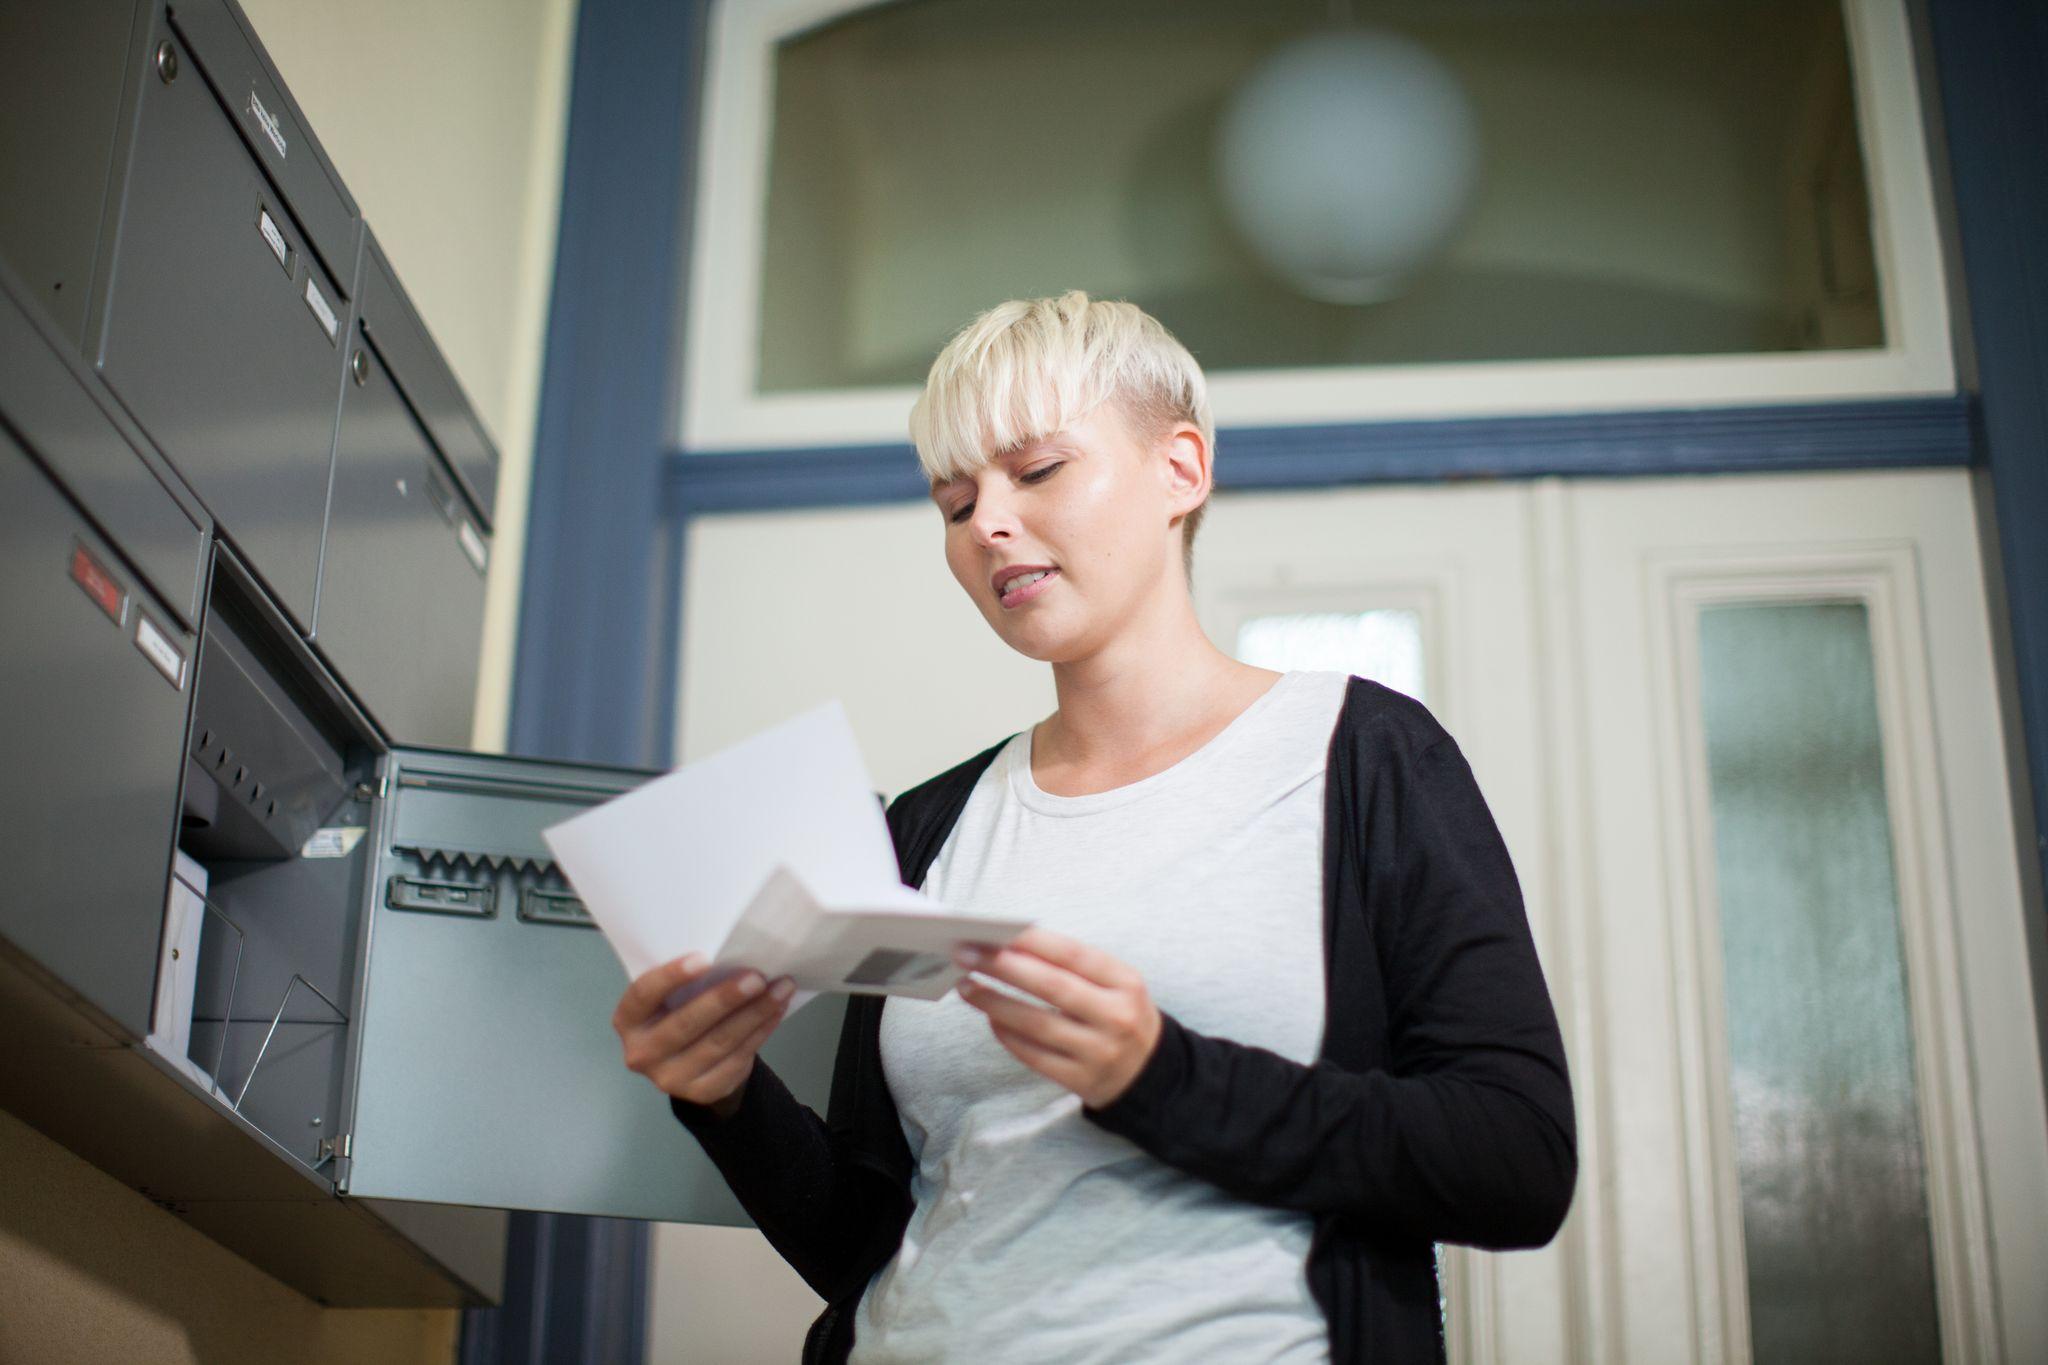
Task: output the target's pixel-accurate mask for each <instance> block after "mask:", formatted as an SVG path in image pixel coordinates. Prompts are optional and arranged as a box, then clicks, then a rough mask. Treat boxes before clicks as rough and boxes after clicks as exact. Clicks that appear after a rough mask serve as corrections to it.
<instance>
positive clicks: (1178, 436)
mask: <svg viewBox="0 0 2048 1365" xmlns="http://www.w3.org/2000/svg"><path fill="white" fill-rule="evenodd" d="M1160 454H1161V457H1162V458H1161V461H1160V470H1161V473H1162V475H1163V477H1164V478H1165V481H1166V493H1167V498H1168V506H1169V508H1170V509H1171V512H1172V514H1173V515H1174V516H1176V517H1182V516H1186V515H1187V514H1188V513H1190V512H1192V511H1194V510H1195V509H1196V508H1197V507H1200V506H1201V505H1202V504H1203V503H1204V502H1205V501H1207V500H1208V497H1209V491H1210V489H1209V484H1210V451H1209V443H1208V442H1207V441H1205V440H1203V439H1202V431H1201V428H1200V427H1197V426H1196V425H1195V424H1194V423H1192V422H1177V423H1175V424H1174V425H1173V427H1172V428H1171V429H1170V430H1168V431H1167V432H1166V434H1165V435H1164V436H1162V437H1161V438H1160Z"/></svg>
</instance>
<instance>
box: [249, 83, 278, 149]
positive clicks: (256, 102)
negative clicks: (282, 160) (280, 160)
mask: <svg viewBox="0 0 2048 1365" xmlns="http://www.w3.org/2000/svg"><path fill="white" fill-rule="evenodd" d="M249 113H250V114H251V115H252V116H254V118H255V120H256V124H257V126H258V127H260V128H261V129H262V130H263V135H264V136H265V137H267V138H269V139H270V145H271V146H273V147H275V148H277V154H278V155H279V156H283V155H284V154H285V150H284V130H283V129H281V128H279V127H278V126H277V115H275V114H273V113H271V112H270V111H269V110H268V109H265V108H264V107H263V101H262V100H260V99H257V98H256V92H255V90H253V89H252V90H250V91H249Z"/></svg>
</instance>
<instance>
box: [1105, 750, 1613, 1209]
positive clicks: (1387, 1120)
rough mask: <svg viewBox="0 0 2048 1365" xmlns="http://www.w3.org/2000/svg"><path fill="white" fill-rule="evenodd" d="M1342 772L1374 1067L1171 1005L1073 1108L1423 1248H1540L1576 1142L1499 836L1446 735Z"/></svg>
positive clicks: (1238, 1181) (1172, 1156) (1162, 1155)
mask: <svg viewBox="0 0 2048 1365" xmlns="http://www.w3.org/2000/svg"><path fill="white" fill-rule="evenodd" d="M1373 728H1374V729H1375V730H1382V729H1387V728H1394V727H1382V726H1376V727H1373ZM1432 728H1434V726H1433V722H1432ZM1366 757H1369V759H1370V761H1369V762H1367V761H1363V759H1364V758H1366ZM1349 772H1350V774H1351V777H1350V789H1347V790H1345V791H1342V792H1338V793H1335V794H1334V795H1335V797H1336V798H1337V799H1336V800H1335V801H1334V802H1333V803H1332V805H1331V807H1330V808H1331V809H1332V810H1341V811H1343V812H1345V813H1346V814H1345V817H1344V818H1345V820H1346V822H1347V824H1346V827H1345V828H1343V829H1341V830H1338V831H1333V835H1334V836H1336V837H1342V838H1345V839H1347V840H1350V841H1352V843H1351V847H1350V848H1348V849H1346V850H1344V856H1341V857H1339V858H1338V859H1337V860H1336V861H1335V862H1333V863H1331V864H1330V866H1332V867H1337V868H1340V869H1342V868H1344V867H1345V866H1347V865H1348V867H1349V868H1351V869H1354V871H1353V872H1352V873H1351V874H1350V875H1340V876H1339V877H1338V882H1339V884H1338V885H1337V886H1335V887H1334V888H1333V889H1332V891H1331V894H1334V895H1336V896H1338V897H1339V907H1338V908H1339V913H1340V914H1344V915H1355V914H1363V915H1364V916H1365V922H1366V923H1367V925H1368V926H1369V928H1370V932H1371V934H1372V939H1373V945H1374V951H1375V956H1376V958H1377V962H1378V967H1379V973H1380V976H1381V978H1382V982H1383V986H1384V992H1385V1005H1386V1040H1385V1041H1386V1047H1385V1051H1384V1055H1385V1065H1384V1066H1381V1067H1376V1068H1372V1069H1367V1070H1350V1069H1347V1068H1344V1067H1339V1066H1337V1065H1335V1064H1333V1063H1331V1062H1329V1061H1327V1060H1322V1061H1318V1062H1316V1063H1314V1064H1312V1065H1302V1064H1301V1063H1298V1062H1295V1061H1292V1060H1290V1059H1288V1058H1285V1057H1281V1056H1279V1055H1278V1054H1276V1053H1273V1052H1271V1051H1268V1050H1266V1049H1263V1048H1257V1047H1251V1046H1248V1045H1245V1044H1241V1043H1237V1042H1233V1041H1230V1040H1228V1039H1223V1038H1217V1037H1211V1036H1208V1035H1205V1034H1201V1033H1198V1032H1195V1031H1194V1030H1192V1029H1189V1028H1187V1027H1185V1026H1183V1025H1181V1024H1180V1023H1179V1022H1178V1021H1176V1020H1174V1019H1172V1018H1170V1017H1169V1018H1167V1019H1166V1021H1165V1025H1164V1028H1163V1030H1162V1032H1161V1035H1160V1039H1159V1043H1158V1046H1157V1047H1156V1048H1155V1050H1154V1052H1153V1054H1152V1056H1151V1058H1150V1059H1149V1060H1148V1061H1147V1063H1146V1065H1145V1067H1144V1069H1143V1070H1142V1071H1141V1072H1140V1073H1139V1075H1138V1077H1137V1079H1136V1080H1135V1081H1134V1082H1133V1083H1132V1085H1131V1086H1130V1087H1129V1089H1127V1090H1126V1091H1125V1093H1124V1094H1123V1095H1121V1096H1119V1097H1118V1098H1117V1099H1116V1100H1114V1101H1112V1102H1111V1103H1110V1104H1108V1105H1107V1106H1104V1107H1102V1108H1100V1109H1088V1110H1084V1113H1086V1115H1087V1117H1088V1118H1090V1119H1091V1120H1093V1121H1094V1122H1095V1123H1097V1124H1099V1125H1101V1126H1102V1127H1103V1128H1105V1129H1108V1130H1109V1131H1111V1132H1114V1133H1118V1134H1121V1135H1122V1136H1124V1137H1126V1138H1129V1139H1130V1140H1131V1141H1133V1142H1135V1143H1137V1144H1138V1145H1139V1146H1140V1147H1142V1148H1144V1149H1145V1150H1147V1151H1148V1152H1150V1153H1151V1154H1152V1155H1154V1156H1156V1157H1158V1158H1159V1159H1161V1160H1163V1161H1165V1162H1167V1163H1169V1164H1171V1165H1174V1166H1176V1167H1179V1168H1181V1169H1183V1170H1186V1171H1188V1172H1189V1173H1191V1174H1194V1175H1196V1176H1199V1177H1201V1178H1203V1179H1206V1180H1208V1181H1210V1182H1212V1183H1214V1184H1216V1185H1218V1186H1220V1187H1221V1188H1223V1189H1224V1190H1226V1191H1227V1192H1229V1193H1231V1194H1233V1195H1236V1196H1237V1197H1239V1198H1243V1199H1246V1200H1249V1201H1252V1202H1256V1203H1260V1204H1265V1205H1269V1206H1274V1207H1280V1208H1289V1209H1296V1210H1301V1211H1304V1212H1310V1213H1316V1214H1336V1215H1342V1216H1347V1217H1351V1218H1355V1219H1359V1220H1363V1221H1364V1222H1366V1223H1367V1224H1369V1225H1373V1226H1378V1227H1382V1228H1386V1229H1388V1230H1390V1231H1398V1232H1401V1233H1405V1234H1408V1235H1411V1236H1415V1237H1423V1238H1428V1239H1430V1240H1432V1241H1447V1242H1460V1243H1467V1244H1470V1245H1474V1246H1483V1247H1492V1248H1508V1247H1528V1246H1540V1245H1542V1244H1543V1243H1544V1242H1547V1241H1548V1240H1549V1239H1550V1238H1551V1237H1552V1236H1554V1235H1555V1234H1556V1231H1557V1229H1558V1226H1559V1224H1560V1223H1561V1222H1562V1221H1563V1218H1564V1215H1565V1211H1566V1208H1567V1207H1568V1205H1569V1203H1570V1200H1571V1191H1572V1185H1573V1183H1574V1180H1575V1178H1576V1174H1577V1152H1576V1140H1575V1133H1574V1127H1573V1120H1572V1108H1571V1092H1570V1086H1569V1082H1568V1079H1567V1076H1566V1070H1565V1059H1564V1049H1563V1044H1562V1040H1561V1038H1560V1036H1559V1033H1558V1028H1557V1021H1556V1017H1555V1015H1554V1013H1553V1012H1552V1009H1551V1004H1550V998H1549V994H1548V992H1547V991H1546V989H1545V987H1544V983H1543V974H1542V969H1541V968H1540V966H1539V965H1538V963H1537V959H1536V951H1535V945H1534V943H1533V941H1532V939H1531V937H1530V933H1529V928H1528V922H1527V919H1526V917H1525V915H1524V912H1523V906H1522V896H1521V890H1520V887H1519V884H1518V883H1517V881H1516V879H1515V873H1514V868H1513V866H1512V864H1511V862H1510V860H1509V857H1508V852H1507V848H1506V846H1505V844H1504V842H1503V841H1502V839H1501V837H1500V832H1499V830H1498V828H1497V827H1496V825H1495V824H1494V820H1493V817H1492V814H1491V813H1490V812H1489V811H1488V810H1487V807H1486V803H1485V801H1484V800H1483V799H1482V798H1481V796H1480V793H1479V788H1478V784H1477V783H1476V781H1475V780H1474V778H1473V776H1472V771H1471V768H1470V767H1469V766H1468V765H1467V763H1466V761H1465V758H1464V756H1463V754H1462V753H1460V752H1459V750H1458V747H1457V745H1456V743H1455V742H1454V741H1453V740H1452V739H1451V738H1450V737H1449V735H1447V734H1444V733H1443V732H1442V731H1441V729H1440V728H1436V729H1435V732H1434V738H1432V737H1431V735H1430V734H1428V733H1426V732H1425V733H1423V734H1421V735H1420V736H1419V737H1416V736H1413V735H1412V734H1411V735H1397V736H1395V737H1392V738H1389V737H1388V736H1386V735H1378V736H1376V743H1375V745H1374V746H1373V748H1372V750H1371V753H1370V755H1363V756H1361V761H1360V762H1357V763H1353V764H1352V765H1350V767H1349ZM1330 780H1331V781H1333V782H1335V781H1338V780H1339V779H1338V776H1337V772H1336V768H1335V765H1333V770H1332V776H1331V779H1330ZM1344 988H1345V983H1343V982H1333V983H1332V990H1333V991H1337V990H1342V989H1344ZM1325 1051H1326V1052H1327V1051H1328V1049H1327V1048H1326V1049H1325Z"/></svg>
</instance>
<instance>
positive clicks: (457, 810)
mask: <svg viewBox="0 0 2048 1365" xmlns="http://www.w3.org/2000/svg"><path fill="white" fill-rule="evenodd" d="M650 776H652V774H649V773H641V772H630V771H626V770H621V769H607V768H596V767H577V766H574V765H568V764H557V763H544V762H539V761H535V760H528V759H510V758H492V757H485V756H481V755H474V754H459V753H439V752H432V751H426V750H400V751H397V752H396V753H395V754H394V755H392V759H391V761H390V762H389V764H388V766H387V773H386V788H385V791H386V795H385V799H384V801H383V803H382V810H381V812H380V814H379V817H378V821H377V824H376V826H375V828H374V829H373V830H372V832H371V835H370V837H373V838H375V839H376V840H377V841H378V848H377V855H376V860H375V862H374V864H373V869H374V870H373V876H372V887H371V915H370V926H371V927H370V938H369V950H368V963H367V967H366V970H365V974H364V975H365V983H364V989H363V998H362V1002H361V1005H360V1014H359V1016H358V1018H359V1020H360V1024H359V1028H358V1033H359V1034H360V1041H359V1044H358V1046H359V1048H360V1053H359V1056H358V1058H357V1064H356V1076H357V1081H356V1108H355V1115H354V1120H353V1124H352V1128H351V1138H352V1143H351V1160H350V1167H349V1170H348V1173H347V1177H346V1181H345V1188H346V1190H347V1192H348V1193H350V1194H353V1195H359V1196H371V1197H376V1198H384V1199H403V1200H415V1201H422V1202H434V1203H449V1204H471V1205H478V1206H483V1207H490V1208H508V1209H540V1210H547V1211H550V1212H558V1213H581V1214H599V1215H607V1216H614V1217H626V1218H646V1219H658V1220H663V1221H671V1222H700V1223H721V1224H730V1225H736V1226H744V1225H745V1224H746V1223H747V1221H748V1220H747V1218H746V1215H745V1214H744V1213H743V1212H742V1211H741V1210H740V1208H739V1206H738V1204H737V1202H736V1201H734V1199H733V1198H732V1195H731V1193H730V1192H729V1191H728V1190H727V1189H726V1188H725V1183H724V1181H723V1180H722V1179H721V1178H720V1177H719V1175H718V1173H717V1171H716V1169H715V1168H714V1167H713V1166H712V1165H711V1163H710V1162H709V1160H708V1159H706V1158H705V1156H704V1155H703V1153H702V1151H701V1149H700V1148H699V1147H698V1146H697V1143H696V1141H695V1139H693V1138H692V1137H691V1136H690V1135H689V1134H688V1132H686V1131H685V1130H684V1129H683V1127H682V1125H680V1124H679V1123H677V1122H676V1120H675V1117H674V1115H673V1114H671V1112H670V1111H669V1106H668V1103H667V1101H666V1100H665V1099H664V1098H663V1097H662V1095H661V1094H660V1093H659V1092H658V1091H656V1090H655V1089H654V1088H653V1087H652V1086H651V1085H649V1084H648V1082H647V1081H646V1080H645V1079H644V1078H642V1077H640V1076H638V1075H635V1074H634V1073H632V1072H630V1071H628V1070H626V1068H625V1065H624V1063H623V1062H622V1061H621V1059H620V1054H619V1040H618V1037H617V1035H616V1034H614V1033H613V1032H612V1028H611V1016H612V1010H613V1007H614V1006H615V1005H616V1004H617V1003H618V998H619V996H620V994H621V993H622V992H623V991H624V990H625V987H626V977H625V974H624V972H623V971H622V970H621V969H620V967H619V963H618V959H617V958H616V957H614V956H613V955H612V951H611V949H610V947H609V946H607V945H606V943H605V941H604V939H603V937H602V935H600V934H599V933H598V932H597V930H596V929H595V927H593V926H592V925H590V924H589V923H588V921H587V920H584V921H582V922H577V919H576V915H575V909H576V903H575V902H574V900H573V896H570V895H569V893H568V890H567V886H566V883H565V882H563V881H562V879H561V876H560V873H559V872H557V871H556V870H555V869H554V867H553V864H552V861H551V860H550V857H549V853H548V849H547V846H546V844H545V843H544V842H543V841H542V839H541V837H540V831H541V830H542V829H543V828H544V827H545V826H547V825H550V824H553V823H555V822H556V821H558V820H562V819H565V818H567V817H568V816H570V815H572V814H574V813H576V812H577V811H578V810H581V809H583V808H585V807H587V806H589V805H591V804H594V803H595V802H598V801H602V800H604V799H606V798H608V797H610V796H612V795H615V794H616V793H618V792H622V791H626V790H628V789H630V788H632V787H634V786H636V785H638V784H639V783H640V782H642V781H645V780H646V779H647V778H648V777H650ZM682 889H683V890H684V891H685V892H686V891H687V888H682ZM536 892H539V893H552V894H543V895H538V896H537V895H535V894H533V893H536ZM404 906H419V907H427V908H401V907H404ZM840 1013H841V1009H840V1008H839V1007H838V1006H837V1005H836V1004H835V1003H834V1002H832V1001H828V1000H820V1001H817V1002H815V1003H813V1004H812V1005H811V1006H810V1007H809V1008H807V1009H805V1010H804V1011H802V1012H801V1013H800V1014H798V1015H797V1016H796V1017H795V1018H793V1019H792V1020H790V1021H789V1022H788V1023H787V1024H785V1025H784V1026H783V1027H782V1028H781V1029H779V1030H778V1031H777V1033H776V1037H775V1039H774V1040H773V1042H772V1043H771V1045H770V1046H769V1047H768V1048H766V1049H764V1051H763V1053H762V1055H763V1057H764V1058H765V1059H766V1060H767V1061H768V1062H769V1064H770V1065H772V1066H774V1067H775V1069H776V1072H777V1074H778V1075H780V1076H782V1077H783V1078H784V1079H785V1080H786V1081H788V1082H789V1085H790V1088H791V1089H792V1090H793V1091H795V1092H796V1094H797V1095H798V1096H799V1097H801V1098H803V1099H806V1100H808V1101H810V1102H811V1103H812V1104H813V1105H815V1106H816V1107H817V1108H818V1109H819V1110H820V1112H822V1111H823V1108H824V1103H825V1093H826V1087H827V1085H828V1083H829V1077H830V1071H831V1063H832V1055H833V1052H834V1049H835V1048H836V1046H837V1042H838V1032H839V1030H838V1018H839V1015H840Z"/></svg>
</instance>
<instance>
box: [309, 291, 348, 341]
mask: <svg viewBox="0 0 2048 1365" xmlns="http://www.w3.org/2000/svg"><path fill="white" fill-rule="evenodd" d="M306 307H308V308H310V309H312V310H313V316H314V317H316V318H318V319H320V325H321V326H322V327H325V328H326V329H327V340H328V342H329V343H330V344H331V343H332V342H333V341H334V340H335V338H336V337H338V336H340V335H341V321H340V319H338V318H336V317H335V316H334V309H332V308H331V307H329V306H328V303H327V296H326V295H325V294H323V293H321V292H320V286H319V285H318V284H316V283H314V281H313V277H312V276H311V275H308V276H306Z"/></svg>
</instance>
